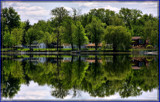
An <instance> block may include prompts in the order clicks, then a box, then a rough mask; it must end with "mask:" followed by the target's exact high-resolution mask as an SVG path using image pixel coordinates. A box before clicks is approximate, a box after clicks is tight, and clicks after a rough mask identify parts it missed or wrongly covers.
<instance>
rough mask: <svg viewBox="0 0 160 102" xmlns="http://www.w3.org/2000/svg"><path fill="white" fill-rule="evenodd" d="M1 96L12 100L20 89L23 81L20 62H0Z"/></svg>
mask: <svg viewBox="0 0 160 102" xmlns="http://www.w3.org/2000/svg"><path fill="white" fill-rule="evenodd" d="M2 67H3V71H2V96H3V97H9V98H12V97H14V96H15V94H16V93H17V92H18V91H19V89H20V84H21V83H22V82H24V80H23V70H22V66H21V62H18V61H13V60H4V61H3V62H2Z"/></svg>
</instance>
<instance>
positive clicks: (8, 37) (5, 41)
mask: <svg viewBox="0 0 160 102" xmlns="http://www.w3.org/2000/svg"><path fill="white" fill-rule="evenodd" d="M3 34H4V35H3V42H2V44H3V46H5V47H8V48H9V47H10V46H11V44H12V42H11V35H10V33H9V32H7V31H6V32H4V33H3Z"/></svg>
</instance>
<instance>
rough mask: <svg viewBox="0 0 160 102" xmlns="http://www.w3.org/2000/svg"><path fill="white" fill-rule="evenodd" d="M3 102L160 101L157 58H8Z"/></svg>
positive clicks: (6, 57) (61, 56) (33, 56)
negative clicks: (25, 101)
mask: <svg viewBox="0 0 160 102" xmlns="http://www.w3.org/2000/svg"><path fill="white" fill-rule="evenodd" d="M2 99H3V100H37V99H39V100H126V99H127V100H157V99H158V56H151V55H149V56H147V55H146V56H138V55H136V56H134V55H105V56H104V55H101V56H98V55H92V56H66V55H65V56H63V55H57V56H55V55H54V56H38V55H31V56H5V57H3V58H2Z"/></svg>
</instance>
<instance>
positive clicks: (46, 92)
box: [2, 81, 158, 101]
mask: <svg viewBox="0 0 160 102" xmlns="http://www.w3.org/2000/svg"><path fill="white" fill-rule="evenodd" d="M53 90H55V89H54V88H51V87H50V86H47V85H44V86H40V85H38V84H37V83H34V82H33V81H31V82H30V84H29V86H27V85H23V84H22V85H21V88H20V91H18V93H17V94H16V95H15V96H14V97H13V99H14V100H30V99H31V100H42V99H43V100H55V99H56V100H57V98H56V97H54V96H52V95H51V91H53ZM76 91H77V96H76V97H72V96H73V89H71V90H69V95H67V96H66V97H64V99H65V100H99V101H100V100H121V101H122V100H136V101H137V100H139V101H142V100H155V101H156V100H157V99H158V89H153V90H152V91H151V92H149V91H147V92H144V91H142V95H139V96H131V97H128V98H121V96H120V95H119V94H118V93H115V94H114V95H110V96H106V97H93V96H90V95H89V93H88V92H84V91H80V90H76ZM2 100H9V99H8V98H3V97H2ZM58 100H59V99H58Z"/></svg>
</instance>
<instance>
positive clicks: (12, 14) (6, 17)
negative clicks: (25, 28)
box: [2, 7, 20, 33]
mask: <svg viewBox="0 0 160 102" xmlns="http://www.w3.org/2000/svg"><path fill="white" fill-rule="evenodd" d="M2 19H3V20H2V28H5V27H6V26H7V27H8V29H9V32H10V33H11V30H12V29H13V28H16V27H19V26H20V16H19V15H18V13H17V12H16V11H15V10H14V9H13V7H9V8H3V9H2Z"/></svg>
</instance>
